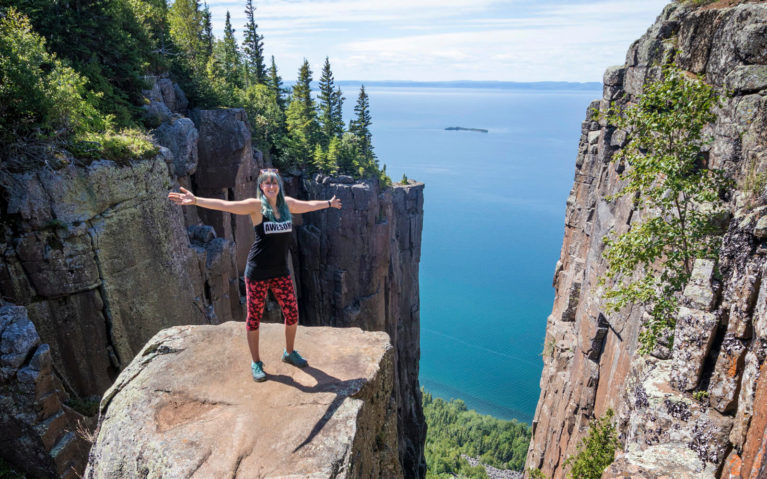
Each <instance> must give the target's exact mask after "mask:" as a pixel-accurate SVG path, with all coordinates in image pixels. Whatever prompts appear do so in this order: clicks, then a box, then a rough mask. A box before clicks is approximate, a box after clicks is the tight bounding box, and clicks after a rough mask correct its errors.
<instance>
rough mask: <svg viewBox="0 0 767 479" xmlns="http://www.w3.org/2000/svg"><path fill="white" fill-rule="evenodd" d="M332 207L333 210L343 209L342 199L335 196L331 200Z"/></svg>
mask: <svg viewBox="0 0 767 479" xmlns="http://www.w3.org/2000/svg"><path fill="white" fill-rule="evenodd" d="M329 201H330V206H331V207H332V208H336V209H339V210H340V209H341V206H342V205H341V198H336V195H333V197H332V198H330V200H329Z"/></svg>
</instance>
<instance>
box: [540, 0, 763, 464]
mask: <svg viewBox="0 0 767 479" xmlns="http://www.w3.org/2000/svg"><path fill="white" fill-rule="evenodd" d="M738 3H740V4H738ZM674 52H677V53H676V55H675V56H674ZM671 58H674V62H675V63H676V64H677V65H678V67H679V68H681V69H682V70H685V71H688V72H690V73H692V74H697V75H701V77H702V78H703V79H704V80H705V81H706V82H708V83H709V84H711V85H713V86H714V87H716V88H717V89H718V90H719V91H720V92H721V93H722V94H723V100H724V101H723V104H722V106H720V107H719V108H718V109H717V111H716V113H717V120H716V121H715V123H714V124H713V125H712V126H711V127H710V128H709V129H708V131H707V133H708V134H710V135H712V137H713V142H712V143H711V144H710V145H709V146H708V148H707V151H706V152H705V156H706V158H707V161H708V164H709V166H710V167H712V168H721V169H724V170H725V171H726V172H727V173H728V174H729V175H730V176H731V177H732V178H733V179H734V180H735V181H736V183H737V185H738V186H737V187H736V189H735V191H734V192H733V193H732V195H731V197H730V200H729V203H728V210H729V216H728V218H727V220H729V221H728V222H727V223H725V225H724V230H725V234H724V239H723V242H722V253H721V257H720V261H719V264H718V265H714V264H707V263H705V262H698V263H696V272H695V280H694V281H692V282H691V286H690V287H688V289H687V290H686V291H685V294H684V295H683V297H682V303H683V305H684V307H683V308H682V310H681V311H680V315H679V317H678V318H677V328H676V331H674V342H673V348H668V347H667V348H665V349H664V348H658V350H656V351H655V352H654V353H653V355H651V356H647V357H642V356H639V355H638V354H637V349H638V344H637V340H638V336H639V332H640V330H641V327H642V324H643V321H644V318H645V313H644V311H643V309H642V308H641V307H640V306H638V305H635V306H631V307H627V308H625V309H624V310H622V311H620V312H618V313H609V312H608V310H607V308H606V307H605V304H604V301H603V299H602V293H603V287H602V286H600V285H599V284H598V282H599V278H600V276H602V274H603V273H604V271H605V261H604V259H603V258H602V252H603V248H604V245H603V242H602V239H603V238H604V237H605V235H607V234H608V233H612V234H620V233H623V232H625V231H627V230H628V228H630V226H631V224H632V219H634V220H635V219H636V218H637V217H640V216H641V215H643V214H646V213H645V212H641V211H635V210H634V209H633V204H632V202H631V199H630V198H622V199H619V200H616V201H607V200H606V197H607V196H608V195H611V194H614V193H616V192H617V191H618V190H619V189H620V187H621V181H620V179H619V171H620V169H621V168H622V167H623V166H622V165H617V164H615V163H610V159H611V158H612V156H613V154H614V153H615V152H616V151H617V150H618V149H619V148H621V147H622V146H624V144H625V142H626V133H625V132H623V131H620V130H616V129H615V128H614V127H612V126H609V125H607V124H606V122H604V121H601V122H600V121H596V120H595V119H594V115H593V112H594V110H598V111H600V112H605V111H606V109H607V108H608V106H609V103H610V102H612V101H615V102H618V103H627V102H631V101H633V100H635V99H636V98H637V95H639V94H640V93H641V91H642V87H643V85H644V84H645V83H646V82H648V81H652V80H655V79H658V78H660V74H661V67H660V65H662V64H664V63H666V62H668V61H669V59H671ZM765 131H767V5H766V4H765V3H764V2H714V3H711V4H708V5H705V6H703V7H695V6H689V5H683V4H679V3H672V4H670V5H668V6H667V7H666V8H665V9H664V11H663V12H662V14H661V15H660V16H659V17H658V19H657V21H656V23H655V24H654V25H653V26H651V27H650V29H649V30H648V31H647V33H646V34H645V35H643V36H642V37H641V38H640V39H639V40H638V41H636V42H635V43H634V44H633V45H631V47H630V48H629V51H628V54H627V56H626V63H625V65H623V66H620V67H612V68H609V69H608V70H607V71H606V72H605V75H604V97H603V98H602V99H601V100H597V101H594V102H593V103H592V104H591V105H590V106H589V108H588V110H587V112H586V120H585V121H584V123H583V125H582V135H581V140H580V144H579V148H578V156H577V158H576V162H575V178H574V183H573V188H572V191H571V193H570V196H569V198H568V200H567V211H566V216H565V236H564V241H563V244H562V250H561V256H560V259H559V262H558V263H557V268H556V272H555V275H554V287H555V288H556V297H555V300H554V305H553V308H552V313H551V315H550V316H549V318H548V324H547V331H546V339H545V347H544V369H543V373H542V376H541V383H540V384H541V396H540V399H539V402H538V407H537V410H536V413H535V419H534V421H533V440H532V442H531V444H530V449H529V452H528V457H527V464H526V467H527V468H540V469H541V470H542V471H543V472H544V473H545V474H546V475H547V476H550V477H553V478H557V479H558V478H562V477H565V475H566V472H567V471H566V469H565V468H564V466H563V463H564V461H565V459H566V458H567V457H568V456H570V455H572V454H573V453H574V452H575V451H576V449H577V443H578V441H579V440H580V439H581V438H583V437H584V435H585V433H586V432H587V430H588V424H589V422H590V421H591V420H592V419H593V418H594V417H598V416H601V415H603V414H604V413H605V411H606V410H607V409H609V408H611V409H613V410H615V411H617V413H618V416H617V418H618V430H619V433H620V438H621V441H622V443H623V444H624V446H623V449H622V451H620V452H619V454H618V457H617V460H616V462H615V463H614V464H613V466H612V468H611V469H610V470H609V471H608V472H606V473H605V477H625V476H624V475H622V474H627V473H629V474H631V477H637V478H643V477H647V478H650V477H661V476H662V475H663V474H666V476H664V477H667V476H668V477H733V478H734V477H743V478H746V477H764V474H767V472H765V468H766V467H767V466H765V464H764V462H763V461H764V452H763V451H764V448H765V445H766V444H765V438H767V431H766V430H765V424H764V420H763V419H762V418H761V417H760V415H761V414H764V412H765V411H764V410H765V408H766V407H767V404H765V402H764V401H765V399H766V398H765V393H764V389H765V383H767V374H764V370H765V366H764V364H765V355H766V345H767V316H766V315H767V303H766V301H767V283H764V282H762V279H761V278H762V275H763V273H764V272H765V268H766V267H767V261H765V256H764V252H765V251H767V249H766V248H765V244H764V239H765V236H767V235H766V234H765V230H764V227H765V225H767V217H765V212H767V211H766V210H767V208H765V207H764V205H765V204H767V192H766V191H765V178H766V177H767V173H766V172H767V135H766V134H765ZM717 269H718V273H715V271H716V270H717ZM695 390H702V391H706V392H707V394H708V397H707V398H704V399H703V400H702V401H699V400H696V399H695V398H693V396H692V394H691V393H692V392H693V391H695ZM698 397H699V398H700V397H701V395H700V394H699V395H698ZM760 451H761V452H760ZM760 454H761V455H760ZM760 461H762V462H760ZM733 471H735V472H733ZM730 474H732V475H730ZM760 474H761V475H760Z"/></svg>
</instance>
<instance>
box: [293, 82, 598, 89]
mask: <svg viewBox="0 0 767 479" xmlns="http://www.w3.org/2000/svg"><path fill="white" fill-rule="evenodd" d="M285 84H286V85H290V84H291V82H290V81H286V82H285ZM336 84H337V85H339V86H359V85H361V84H362V85H365V86H366V87H373V86H375V87H412V88H493V89H499V90H601V89H602V82H582V83H579V82H566V81H540V82H513V81H468V80H456V81H410V80H375V81H362V80H342V81H336ZM312 88H317V85H315V82H312Z"/></svg>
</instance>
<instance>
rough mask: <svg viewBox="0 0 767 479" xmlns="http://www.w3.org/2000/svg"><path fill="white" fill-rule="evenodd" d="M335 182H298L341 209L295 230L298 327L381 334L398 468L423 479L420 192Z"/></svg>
mask: <svg viewBox="0 0 767 479" xmlns="http://www.w3.org/2000/svg"><path fill="white" fill-rule="evenodd" d="M341 181H349V180H348V179H347V180H344V178H343V177H342V178H340V179H333V178H328V177H324V178H323V177H321V176H318V177H316V178H315V179H314V180H313V181H304V182H303V188H304V190H305V192H306V193H305V194H306V197H308V198H331V197H332V196H333V195H336V196H337V197H339V198H341V201H342V202H343V205H344V208H343V209H341V210H340V211H339V212H338V213H336V212H335V211H334V212H326V213H323V214H315V215H305V216H306V218H304V219H303V224H302V225H301V226H299V227H298V249H297V251H298V260H297V261H296V264H298V265H299V267H298V268H296V269H297V274H296V276H297V283H298V289H299V298H300V302H301V306H302V307H301V311H302V314H303V319H302V321H303V323H304V324H317V325H320V324H322V325H333V326H343V327H347V326H356V327H360V328H362V329H364V330H368V331H386V332H387V333H389V336H390V337H391V340H392V344H393V345H394V347H395V349H396V354H395V359H394V360H395V366H396V371H397V378H396V380H395V395H396V396H397V398H398V401H397V402H398V404H399V408H400V409H399V414H398V424H399V431H400V438H399V447H400V457H401V459H402V466H403V469H404V470H405V473H406V475H407V476H408V477H423V476H424V475H425V474H426V465H425V462H424V458H423V444H424V441H425V440H426V427H425V419H424V416H423V410H422V408H421V391H420V387H419V383H418V362H419V360H420V357H421V352H420V351H421V347H420V344H421V343H420V327H419V325H420V310H419V308H420V304H419V294H418V265H419V262H420V257H421V231H422V228H423V188H424V186H423V184H422V183H415V182H413V183H411V184H409V185H396V186H394V188H392V189H390V190H385V191H383V192H381V191H380V190H379V189H378V188H377V187H376V186H375V185H374V184H364V183H363V184H359V183H358V184H350V183H342V182H341ZM350 252H354V253H353V254H350Z"/></svg>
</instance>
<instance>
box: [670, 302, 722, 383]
mask: <svg viewBox="0 0 767 479" xmlns="http://www.w3.org/2000/svg"><path fill="white" fill-rule="evenodd" d="M718 324H719V321H718V320H717V318H716V316H714V315H713V314H711V313H708V312H705V311H700V310H695V309H689V308H686V307H684V306H682V307H680V308H679V314H678V315H677V319H676V330H675V331H674V349H673V352H672V364H673V368H672V372H671V385H672V386H673V387H675V388H676V389H678V390H680V391H692V390H693V389H695V388H696V387H697V386H698V383H699V382H700V377H701V374H702V372H703V363H704V361H705V359H706V356H707V355H708V352H709V350H710V349H711V344H712V343H713V341H714V332H715V331H716V328H717V326H718Z"/></svg>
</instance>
